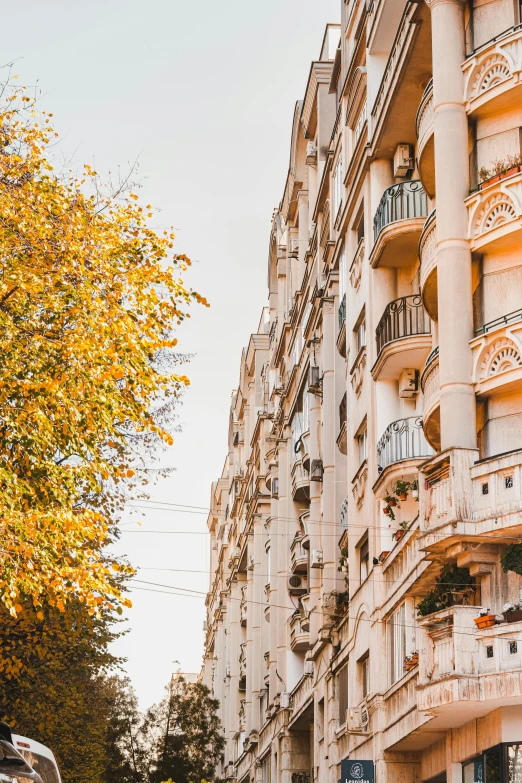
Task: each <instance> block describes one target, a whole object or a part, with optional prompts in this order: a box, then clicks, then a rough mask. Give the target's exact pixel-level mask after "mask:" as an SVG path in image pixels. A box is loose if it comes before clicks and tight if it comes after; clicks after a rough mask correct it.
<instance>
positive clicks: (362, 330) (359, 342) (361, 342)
mask: <svg viewBox="0 0 522 783" xmlns="http://www.w3.org/2000/svg"><path fill="white" fill-rule="evenodd" d="M365 345H366V319H363V320H362V321H361V323H360V324H359V326H358V327H357V328H356V329H355V350H356V353H359V351H360V350H361V349H362V348H364V346H365Z"/></svg>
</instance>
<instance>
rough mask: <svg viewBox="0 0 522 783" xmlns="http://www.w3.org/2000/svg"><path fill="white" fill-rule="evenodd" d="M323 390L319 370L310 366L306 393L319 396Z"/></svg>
mask: <svg viewBox="0 0 522 783" xmlns="http://www.w3.org/2000/svg"><path fill="white" fill-rule="evenodd" d="M322 390H323V379H322V377H321V368H320V367H315V366H313V365H312V366H311V367H309V368H308V391H309V392H311V393H312V394H321V393H322Z"/></svg>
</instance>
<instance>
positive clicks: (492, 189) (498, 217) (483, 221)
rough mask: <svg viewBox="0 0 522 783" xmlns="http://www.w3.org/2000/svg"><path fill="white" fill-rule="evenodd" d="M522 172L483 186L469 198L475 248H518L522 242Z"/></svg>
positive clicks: (496, 250) (482, 250) (470, 236)
mask: <svg viewBox="0 0 522 783" xmlns="http://www.w3.org/2000/svg"><path fill="white" fill-rule="evenodd" d="M521 191H522V172H519V173H518V174H515V175H514V176H509V177H507V175H506V178H504V179H500V180H499V181H498V182H494V183H491V184H490V185H487V184H486V186H482V187H481V189H480V190H478V191H475V192H473V193H472V194H471V195H470V196H468V198H467V199H466V202H465V203H466V207H467V210H468V226H469V234H468V239H469V240H470V246H471V250H472V251H473V252H475V253H493V252H494V253H505V252H512V251H516V250H518V249H519V248H520V245H521V244H522V220H521V217H522V198H521V196H522V192H521Z"/></svg>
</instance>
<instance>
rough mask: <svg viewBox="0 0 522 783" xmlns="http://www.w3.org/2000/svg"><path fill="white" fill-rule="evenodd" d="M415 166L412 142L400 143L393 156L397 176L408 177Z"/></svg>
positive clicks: (394, 170)
mask: <svg viewBox="0 0 522 783" xmlns="http://www.w3.org/2000/svg"><path fill="white" fill-rule="evenodd" d="M414 168H415V160H414V157H413V145H412V144H399V145H398V146H397V149H396V150H395V155H394V156H393V173H394V174H395V176H396V177H407V176H408V172H410V171H412V170H413V169H414Z"/></svg>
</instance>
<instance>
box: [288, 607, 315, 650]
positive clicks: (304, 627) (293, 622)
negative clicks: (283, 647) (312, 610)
mask: <svg viewBox="0 0 522 783" xmlns="http://www.w3.org/2000/svg"><path fill="white" fill-rule="evenodd" d="M309 646H310V620H309V619H308V618H306V619H305V618H303V617H301V613H300V612H297V614H294V615H293V616H292V618H291V619H290V647H291V649H292V650H293V652H304V650H308V648H309Z"/></svg>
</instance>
